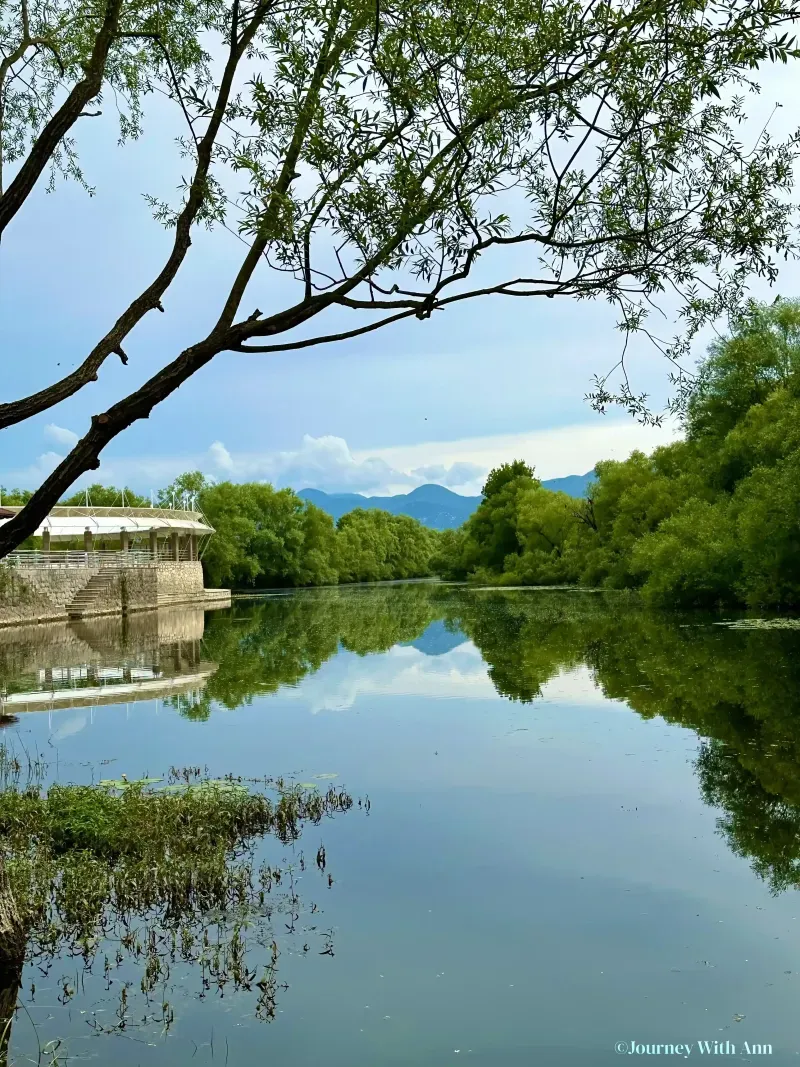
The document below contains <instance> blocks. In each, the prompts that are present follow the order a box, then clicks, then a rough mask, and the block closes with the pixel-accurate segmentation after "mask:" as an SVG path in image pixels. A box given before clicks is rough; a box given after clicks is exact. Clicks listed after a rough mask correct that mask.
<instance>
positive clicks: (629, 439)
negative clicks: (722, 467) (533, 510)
mask: <svg viewBox="0 0 800 1067" xmlns="http://www.w3.org/2000/svg"><path fill="white" fill-rule="evenodd" d="M678 436H680V433H679V428H678V426H677V425H676V424H675V423H670V424H669V425H665V426H663V427H660V428H657V427H653V426H641V425H639V423H637V422H634V420H633V419H631V418H625V419H615V420H612V419H609V418H607V417H605V416H600V415H598V416H596V417H595V418H593V419H592V421H591V422H584V423H579V424H578V425H575V426H560V427H558V429H554V430H537V431H535V432H533V433H517V434H497V435H495V436H491V437H472V438H465V439H463V440H460V441H429V442H425V443H423V444H416V445H399V446H397V447H394V448H382V449H375V450H372V451H371V453H370V454H371V455H372V456H374V457H376V458H380V459H383V460H384V461H385V462H386V463H387V464H389V465H390V466H392V467H395V468H397V469H399V470H409V469H410V470H416V471H419V470H421V469H426V468H427V469H428V470H430V469H431V467H433V466H434V465H440V466H442V467H446V468H453V467H454V466H456V465H460V464H472V465H473V466H474V468H475V469H476V470H480V471H481V472H485V471H488V470H490V469H491V468H492V467H496V466H499V465H500V464H501V463H507V462H509V461H510V460H512V459H524V460H526V461H527V462H528V463H531V464H532V465H533V466H534V467H535V468H536V473H537V475H538V476H539V477H540V478H562V477H564V476H565V475H567V474H585V473H586V472H587V471H589V470H591V469H592V468H593V467H594V465H595V464H596V463H597V461H598V460H601V459H625V458H627V457H628V456H629V455H630V454H631V452H633V451H634V450H635V449H637V448H638V449H641V450H642V451H643V452H652V450H653V449H654V448H656V447H657V446H658V445H665V444H668V443H669V442H670V441H673V440H675V438H676V437H678ZM353 455H354V458H355V459H356V460H357V459H358V458H359V457H360V456H362V455H364V453H361V452H354V453H353ZM421 465H423V466H421ZM462 484H463V483H462ZM468 488H469V489H470V491H474V492H477V491H478V490H479V489H480V484H479V479H478V478H475V479H474V480H473V481H472V483H471V485H469V486H468ZM462 491H466V489H464V490H462Z"/></svg>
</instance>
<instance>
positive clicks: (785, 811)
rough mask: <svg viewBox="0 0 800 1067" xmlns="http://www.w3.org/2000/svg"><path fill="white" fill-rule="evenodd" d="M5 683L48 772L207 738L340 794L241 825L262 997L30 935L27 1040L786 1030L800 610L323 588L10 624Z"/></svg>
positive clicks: (388, 1053)
mask: <svg viewBox="0 0 800 1067" xmlns="http://www.w3.org/2000/svg"><path fill="white" fill-rule="evenodd" d="M0 687H1V688H2V691H3V692H4V703H3V711H4V718H3V720H2V721H3V722H4V724H5V729H4V731H3V733H2V738H3V739H4V740H5V742H6V744H7V745H9V746H11V747H12V748H13V749H14V750H15V751H17V752H18V753H20V752H21V753H25V754H27V755H26V758H30V759H31V760H36V759H39V760H41V761H43V762H44V763H46V770H45V777H46V779H48V780H50V781H52V780H60V781H65V782H91V781H98V780H100V779H105V778H114V779H118V778H119V777H120V776H121V775H122V774H126V775H127V776H128V777H129V778H131V779H133V778H136V777H141V776H153V777H158V776H164V775H166V774H167V773H168V771H169V769H170V768H171V767H186V766H195V767H198V768H208V773H210V774H211V775H212V776H217V777H222V776H224V775H226V774H229V773H231V774H234V775H237V776H243V777H245V778H249V777H252V778H259V777H264V776H283V777H284V778H286V779H287V780H294V781H297V782H302V783H308V784H309V785H310V786H311V785H315V784H316V786H317V788H320V789H325V788H327V785H328V783H331V782H335V783H336V786H337V787H341V788H343V789H346V790H347V792H348V793H349V794H350V795H351V796H352V797H353V799H354V804H353V807H352V808H351V809H350V810H349V811H345V812H339V813H337V814H336V815H335V816H334V817H332V818H329V819H325V820H324V821H323V822H322V823H321V824H319V825H311V826H308V827H306V828H305V830H304V832H303V834H302V836H301V838H300V840H299V841H298V842H297V843H296V844H294V845H292V846H281V845H280V844H279V843H278V842H276V841H267V842H264V843H263V844H262V845H259V846H258V851H259V854H260V855H261V854H263V855H265V856H277V857H279V858H280V860H281V862H283V864H284V866H286V867H288V868H289V869H290V870H291V872H292V873H291V877H292V885H293V887H295V888H294V889H293V890H292V892H293V893H294V892H295V891H296V896H297V898H298V901H299V903H296V904H291V906H290V905H289V904H286V906H285V907H276V910H275V912H274V914H273V916H272V920H271V928H272V932H271V933H270V934H269V936H268V937H267V938H266V939H264V938H263V937H262V938H261V940H262V941H263V944H262V945H259V944H257V943H256V939H254V940H253V943H252V944H251V947H250V951H251V952H252V955H253V959H254V960H256V961H258V960H259V959H260V958H261V957H264V956H265V954H268V945H269V943H270V939H271V938H273V937H274V940H275V942H276V944H277V945H278V947H279V952H280V956H279V963H278V975H279V980H280V987H279V989H278V992H277V999H276V1009H275V1012H274V1018H273V1019H272V1020H271V1021H270V1020H267V1021H262V1020H261V1019H259V1018H258V1012H257V1010H256V1009H257V1004H256V1000H257V996H256V992H254V991H253V990H250V991H247V990H239V991H236V990H234V989H232V988H231V987H230V986H226V987H225V988H224V989H222V990H215V989H214V987H213V984H212V986H211V988H207V987H204V986H203V983H202V981H201V980H200V977H201V976H200V975H199V974H198V973H197V970H198V969H197V967H196V966H194V965H192V964H190V963H187V964H181V962H180V961H178V963H177V964H176V965H175V966H173V967H172V969H171V973H170V976H169V979H168V980H167V981H165V982H164V985H163V988H161V989H159V990H158V991H157V992H156V993H155V994H153V996H152V997H151V998H150V1000H151V1001H153V1002H154V1003H148V1002H147V999H146V998H145V996H144V995H143V994H142V993H141V992H140V981H141V977H142V976H141V968H140V967H139V965H138V964H137V962H136V960H128V959H126V960H124V961H123V962H122V963H121V965H120V966H119V967H118V968H116V969H114V968H112V970H111V972H110V973H109V972H105V973H104V967H103V957H104V956H108V957H113V956H114V953H116V952H117V948H118V946H117V945H116V944H113V943H111V942H110V943H109V944H108V945H105V946H101V947H100V951H99V953H98V955H97V958H96V959H95V962H94V965H93V967H92V968H91V970H85V969H84V965H83V960H82V959H81V957H80V956H67V955H66V954H65V953H63V952H62V953H61V954H60V955H57V956H56V959H55V961H54V962H53V963H52V965H50V966H44V965H43V961H42V960H34V961H32V962H31V963H30V965H29V966H28V967H27V968H26V973H25V983H24V986H23V991H22V994H21V1000H22V1004H23V1005H24V1007H23V1008H21V1009H20V1011H19V1012H18V1014H17V1017H16V1019H15V1022H14V1026H13V1035H12V1055H11V1061H12V1062H14V1063H30V1062H33V1063H36V1062H41V1063H47V1064H50V1063H53V1064H54V1063H58V1064H62V1063H70V1064H72V1063H78V1062H82V1061H83V1060H92V1061H94V1062H97V1063H101V1064H120V1065H125V1067H128V1065H130V1067H135V1065H142V1067H147V1065H153V1067H156V1065H159V1067H161V1065H164V1067H166V1065H170V1067H188V1065H189V1064H193V1065H201V1064H211V1063H216V1064H220V1065H221V1064H229V1065H232V1067H244V1065H251V1064H261V1063H264V1064H276V1065H280V1067H312V1065H324V1067H401V1065H402V1067H406V1065H415V1067H438V1065H444V1064H460V1063H462V1062H466V1063H471V1064H474V1065H481V1067H522V1065H526V1067H527V1065H531V1064H541V1065H546V1067H551V1065H552V1067H597V1065H599V1067H603V1065H607V1064H611V1063H619V1062H620V1061H621V1057H624V1056H625V1055H627V1057H628V1059H627V1061H626V1060H625V1059H622V1062H633V1061H634V1060H637V1059H643V1058H645V1057H647V1056H648V1055H653V1054H655V1055H670V1054H671V1053H670V1050H669V1049H666V1050H664V1049H662V1050H661V1051H660V1052H656V1046H658V1045H659V1044H661V1045H671V1046H681V1048H682V1049H683V1051H681V1049H674V1050H673V1052H672V1054H673V1055H675V1056H678V1057H681V1056H683V1058H688V1059H690V1060H696V1059H698V1058H699V1057H701V1056H707V1055H729V1056H731V1057H734V1056H735V1057H738V1058H742V1059H745V1060H747V1061H749V1062H752V1061H755V1062H762V1061H766V1062H770V1063H772V1064H788V1063H797V1062H798V1054H799V1053H800V1036H798V1029H797V1024H796V1015H795V1012H796V1011H797V1004H798V998H799V997H800V951H798V950H800V897H798V886H800V630H798V629H795V628H792V626H791V623H790V622H787V623H785V624H783V625H780V624H779V625H769V624H764V623H763V622H756V621H753V620H748V619H744V618H736V619H733V618H731V619H723V618H722V617H706V616H699V615H693V616H658V615H654V614H652V613H648V612H645V611H644V610H643V609H642V608H641V607H640V606H638V605H637V603H636V601H635V600H633V599H631V598H629V597H626V596H622V595H611V594H608V595H605V594H596V593H594V594H593V593H581V592H561V591H549V592H548V591H544V592H542V591H535V590H526V591H516V590H515V591H502V590H496V591H491V590H488V591H487V590H467V589H464V588H460V587H453V586H443V585H436V584H425V583H421V584H414V583H412V584H408V585H393V586H383V587H371V588H370V587H363V588H350V589H348V588H343V589H331V590H314V591H304V592H298V593H287V594H278V595H273V596H268V597H265V598H263V599H258V600H255V599H254V600H243V601H239V602H236V603H235V604H234V607H233V608H232V609H230V610H226V611H218V612H209V613H207V614H206V615H205V616H204V615H203V613H202V612H198V611H195V610H191V611H181V610H179V609H170V610H169V611H166V612H161V613H158V614H157V615H155V614H154V615H146V616H144V615H143V616H131V617H130V618H129V619H127V620H122V619H116V618H114V619H98V620H94V621H90V620H84V621H82V622H81V623H76V624H59V625H51V626H38V627H27V628H21V629H14V630H10V629H7V630H0ZM359 802H360V804H359ZM321 846H324V849H325V857H326V864H325V869H324V871H323V870H320V869H318V866H317V864H316V863H315V862H314V857H315V856H316V855H317V854H318V850H319V849H320V847H321ZM301 858H302V863H301ZM329 875H330V879H329V877H328V876H329ZM276 892H277V891H276ZM65 982H66V984H67V986H68V988H69V990H71V992H70V993H69V995H66V994H65V992H64V990H65ZM31 985H33V986H34V987H35V990H34V991H33V992H32V991H31V988H30V987H31ZM123 985H125V986H126V987H127V989H128V995H129V1002H130V1011H129V1013H128V1016H127V1018H126V1024H125V1026H124V1028H120V1027H119V1026H118V1025H116V1024H115V1020H116V1021H117V1022H118V1021H119V1016H118V1014H117V1012H118V1006H119V999H120V989H121V987H122V986H123ZM162 998H163V999H164V1000H168V1001H169V1003H170V1005H171V1008H172V1010H173V1011H174V1020H173V1021H172V1022H171V1025H169V1026H165V1025H164V1022H163V1020H162V1019H161V1018H160V1013H159V1008H160V1001H161V999H162ZM156 1002H157V1003H156ZM154 1004H155V1006H154ZM618 1043H624V1044H623V1045H619V1051H616V1050H615V1049H616V1047H617V1046H618ZM647 1046H649V1047H650V1051H649V1052H648V1050H647ZM684 1046H688V1051H686V1049H685V1048H683V1047H684ZM759 1046H765V1047H766V1046H771V1049H772V1051H771V1053H769V1054H766V1048H763V1049H762V1051H761V1052H759V1051H758V1048H759ZM754 1047H755V1050H754ZM734 1049H735V1053H734V1051H733V1050H734ZM631 1050H632V1051H631Z"/></svg>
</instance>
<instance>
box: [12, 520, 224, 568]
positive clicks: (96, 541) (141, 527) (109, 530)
mask: <svg viewBox="0 0 800 1067" xmlns="http://www.w3.org/2000/svg"><path fill="white" fill-rule="evenodd" d="M21 510H22V508H21V507H3V508H0V526H3V525H4V524H5V523H6V522H8V521H9V520H10V519H12V518H13V517H14V516H15V515H16V514H17V512H19V511H21ZM213 533H214V529H213V527H212V526H210V525H209V524H208V522H207V521H206V519H205V517H204V516H203V513H202V512H200V511H186V510H182V509H175V508H133V507H118V508H103V507H54V508H53V510H52V511H51V512H50V514H49V515H48V516H47V518H46V519H44V521H43V522H42V523H41V525H40V526H39V527H38V528H37V529H36V531H35V533H34V537H38V538H41V547H40V548H39V549H33V550H28V552H30V551H33V552H34V553H38V554H41V555H44V556H47V555H49V554H50V553H55V552H58V551H68V552H70V553H72V552H76V551H81V550H82V551H83V552H84V553H87V552H92V553H93V552H108V551H111V552H135V553H136V556H137V557H139V558H140V559H143V558H144V556H145V555H149V557H150V558H151V559H153V560H157V559H171V560H197V559H200V558H201V556H202V549H203V548H204V547H205V544H206V542H207V541H208V538H209V537H210V536H211V534H213ZM27 554H28V553H27V552H26V553H15V554H14V555H16V556H18V557H19V556H22V555H27ZM42 562H43V563H45V562H47V561H45V560H42ZM54 562H55V563H58V562H59V561H58V559H56V560H54Z"/></svg>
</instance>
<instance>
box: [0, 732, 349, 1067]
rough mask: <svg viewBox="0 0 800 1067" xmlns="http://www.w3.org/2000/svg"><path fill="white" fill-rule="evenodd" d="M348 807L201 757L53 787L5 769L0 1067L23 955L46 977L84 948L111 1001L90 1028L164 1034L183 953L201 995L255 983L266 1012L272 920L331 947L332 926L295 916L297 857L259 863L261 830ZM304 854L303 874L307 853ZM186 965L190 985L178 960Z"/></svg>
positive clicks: (293, 837) (298, 826)
mask: <svg viewBox="0 0 800 1067" xmlns="http://www.w3.org/2000/svg"><path fill="white" fill-rule="evenodd" d="M0 751H1V750H0ZM6 758H8V757H6ZM12 778H13V775H12ZM352 805H353V801H352V799H351V797H350V796H349V795H348V794H347V793H346V792H345V791H344V790H343V789H340V788H335V787H333V786H330V787H329V788H328V789H327V791H325V792H323V791H322V790H321V789H320V788H319V787H317V786H314V787H313V788H304V787H302V786H297V785H294V784H287V783H286V782H285V781H284V780H283V779H268V778H267V779H263V780H259V781H258V782H249V783H248V782H245V781H242V780H241V779H235V778H233V777H228V778H211V777H209V776H208V775H207V773H205V772H204V771H201V770H200V769H199V768H190V769H181V770H178V769H176V768H172V769H171V770H170V772H169V774H168V775H167V776H166V777H165V778H150V777H146V778H139V779H136V780H128V778H127V777H126V776H124V775H122V776H121V777H120V778H118V779H106V780H103V781H102V782H100V783H99V784H97V785H60V784H55V785H51V786H50V787H49V788H48V789H47V790H44V789H42V788H40V787H38V786H37V785H35V784H30V783H29V784H28V785H26V786H24V787H21V786H19V784H18V783H15V782H14V781H11V783H10V784H8V776H7V784H6V788H5V789H4V790H2V791H0V840H1V841H2V851H0V1031H2V1033H3V1035H4V1036H3V1037H2V1039H0V1064H1V1065H3V1067H4V1065H5V1064H6V1063H7V1056H8V1044H9V1035H10V1029H11V1022H12V1019H13V1013H14V1008H15V1004H16V999H17V993H18V991H19V988H20V984H21V980H22V969H23V967H24V965H25V963H26V962H32V961H35V962H36V963H37V966H38V970H39V972H40V973H41V974H42V975H47V974H48V973H49V972H50V970H51V969H52V967H53V965H54V964H55V963H56V961H58V960H60V959H63V958H65V957H76V958H78V959H79V960H80V961H81V964H80V966H81V967H82V969H83V971H84V972H85V973H95V972H98V971H100V970H101V971H102V976H103V978H104V979H105V981H106V989H107V990H112V992H113V990H115V989H116V990H117V996H118V1004H117V1009H116V1013H115V1016H114V1018H113V1020H112V1021H104V1022H103V1023H101V1022H99V1021H98V1018H99V1017H98V1016H96V1015H93V1016H92V1018H91V1019H90V1020H87V1021H89V1023H90V1025H91V1026H92V1027H93V1029H94V1030H95V1031H96V1032H109V1031H123V1030H129V1029H133V1028H134V1027H144V1028H145V1029H147V1028H152V1027H153V1026H158V1027H160V1028H161V1029H162V1030H163V1031H165V1032H168V1031H169V1029H170V1026H171V1025H172V1021H173V1019H174V1005H173V1004H172V1003H171V1002H170V1000H169V998H168V997H167V996H166V994H165V989H166V988H167V984H168V982H169V981H170V976H171V975H172V974H173V971H175V968H176V965H185V964H191V965H193V967H192V968H191V971H190V974H191V973H193V974H194V976H195V979H196V989H195V990H194V992H195V995H196V996H198V997H200V998H203V997H206V996H212V995H219V996H222V995H223V993H224V992H226V991H227V990H228V989H229V988H232V989H234V990H244V991H250V992H252V993H253V995H254V997H255V1014H256V1016H257V1018H259V1019H265V1020H269V1019H271V1018H273V1017H274V1015H275V1011H276V1008H275V1005H276V998H277V996H278V993H279V990H280V989H281V988H282V986H281V984H280V983H279V981H278V959H279V956H280V948H279V945H278V935H277V934H276V933H275V932H274V931H273V920H274V919H275V918H276V917H277V916H280V919H281V925H280V928H281V930H285V931H286V932H287V933H289V934H293V933H296V932H302V934H303V937H304V938H305V939H306V942H308V940H309V939H310V938H311V937H312V936H316V937H318V938H321V939H322V940H321V942H320V948H319V950H318V951H319V952H320V953H321V954H323V955H325V954H327V955H330V954H332V951H331V950H330V935H329V933H324V932H323V931H320V930H319V929H318V928H317V926H316V925H313V926H309V927H308V928H303V927H301V926H300V925H299V924H300V923H301V915H302V913H303V908H302V906H301V901H300V898H299V896H298V893H297V888H296V885H295V875H294V868H293V867H289V868H281V867H279V866H277V865H275V864H272V863H268V862H266V861H262V862H260V863H259V862H257V856H256V851H255V849H256V844H257V842H258V841H259V840H261V839H264V838H266V837H268V836H269V837H274V838H276V839H277V840H278V841H280V842H281V843H282V844H293V843H294V842H296V841H297V840H298V839H299V837H300V835H301V833H302V830H303V827H304V826H305V825H306V824H308V823H314V824H317V823H319V822H320V821H321V820H322V819H323V818H324V817H327V816H332V815H334V814H337V813H339V812H345V811H347V810H349V809H350V808H351V807H352ZM299 864H300V869H301V870H305V869H306V864H305V860H304V859H303V857H302V854H301V855H300V858H299ZM317 865H318V867H319V863H318V864H317ZM316 911H317V908H316V906H312V908H311V912H312V913H313V912H316ZM9 917H10V918H9ZM6 919H8V921H6ZM315 932H316V933H315ZM131 965H134V966H136V967H138V969H139V971H140V972H141V980H140V982H139V983H138V987H137V985H136V984H133V983H131V982H130V981H129V980H128V974H129V969H130V966H131ZM180 970H181V972H182V979H181V980H182V981H183V980H184V979H185V978H186V977H187V976H186V975H185V973H183V972H185V971H186V967H185V966H181V967H180ZM175 980H176V975H174V976H173V977H172V980H171V981H172V983H173V988H174V982H175ZM81 984H82V980H81ZM62 985H63V988H61V990H60V993H59V1000H60V1001H61V1002H62V1003H67V1002H68V1001H69V1000H71V999H72V997H73V996H74V995H75V990H76V988H78V987H79V986H78V982H76V981H75V979H74V977H73V978H70V979H69V980H67V979H64V980H63V983H62ZM142 1000H143V1002H144V1003H142ZM102 1018H103V1019H104V1020H105V1019H106V1018H108V1017H107V1016H105V1015H104V1016H102ZM62 1051H63V1050H62Z"/></svg>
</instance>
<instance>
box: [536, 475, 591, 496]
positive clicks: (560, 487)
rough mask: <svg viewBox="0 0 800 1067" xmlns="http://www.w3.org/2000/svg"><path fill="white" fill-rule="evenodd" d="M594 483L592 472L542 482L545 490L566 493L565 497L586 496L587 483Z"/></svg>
mask: <svg viewBox="0 0 800 1067" xmlns="http://www.w3.org/2000/svg"><path fill="white" fill-rule="evenodd" d="M592 481H594V471H587V473H586V474H568V475H567V476H566V478H551V479H550V480H549V481H547V482H542V485H543V486H544V487H545V489H552V490H553V492H554V493H566V494H567V496H576V497H580V496H586V490H587V489H588V488H589V483H590V482H592Z"/></svg>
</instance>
